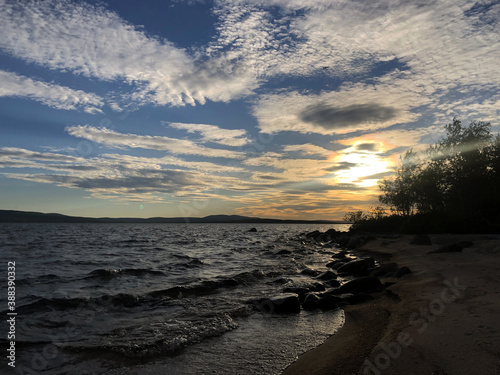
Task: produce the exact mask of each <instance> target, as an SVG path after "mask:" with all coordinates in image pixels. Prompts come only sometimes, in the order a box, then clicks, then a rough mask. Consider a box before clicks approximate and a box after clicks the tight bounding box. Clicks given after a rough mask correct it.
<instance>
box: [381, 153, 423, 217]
mask: <svg viewBox="0 0 500 375" xmlns="http://www.w3.org/2000/svg"><path fill="white" fill-rule="evenodd" d="M400 161H401V164H400V166H399V168H398V169H397V170H396V176H395V178H394V179H384V180H381V181H380V182H379V188H380V190H382V193H383V194H382V195H380V196H379V200H380V202H381V203H383V204H386V205H388V206H390V207H391V208H392V209H393V210H394V211H396V212H397V213H398V214H401V215H403V216H409V215H413V213H414V211H415V208H416V204H417V201H416V189H415V183H416V179H417V175H418V171H419V168H420V165H419V157H418V155H417V154H416V153H415V152H414V151H413V150H412V149H410V150H408V151H407V152H406V153H405V155H404V156H403V157H401V158H400Z"/></svg>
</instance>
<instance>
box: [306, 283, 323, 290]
mask: <svg viewBox="0 0 500 375" xmlns="http://www.w3.org/2000/svg"><path fill="white" fill-rule="evenodd" d="M310 289H311V290H312V291H315V292H323V291H324V290H326V288H325V286H324V285H323V283H314V284H313V285H312V286H311V288H310Z"/></svg>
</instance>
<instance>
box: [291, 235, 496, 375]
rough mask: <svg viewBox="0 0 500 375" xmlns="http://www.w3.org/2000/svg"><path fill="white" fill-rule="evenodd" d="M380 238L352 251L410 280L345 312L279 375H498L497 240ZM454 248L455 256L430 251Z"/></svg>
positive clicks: (481, 237)
mask: <svg viewBox="0 0 500 375" xmlns="http://www.w3.org/2000/svg"><path fill="white" fill-rule="evenodd" d="M412 238H413V236H409V235H408V236H406V235H405V236H397V237H390V236H388V237H383V236H379V237H377V238H376V239H375V240H372V241H370V242H368V243H366V244H365V245H363V246H362V247H360V248H358V249H356V250H355V251H353V253H355V254H357V255H359V256H363V255H364V256H371V257H374V258H376V259H379V260H381V261H385V262H387V261H389V260H390V261H391V262H397V263H398V265H399V266H407V267H409V268H410V269H411V271H412V273H411V274H409V275H405V276H404V277H402V278H399V279H393V278H385V279H382V281H384V282H394V283H395V284H394V285H391V286H389V287H387V288H386V289H385V290H384V291H383V292H382V293H378V295H377V296H376V299H375V300H373V301H369V302H368V303H364V304H361V305H354V306H347V307H346V308H345V324H344V326H343V327H342V328H341V329H340V330H339V331H338V332H337V333H336V334H335V335H333V336H332V337H330V338H329V339H328V340H327V341H326V342H325V343H324V344H323V345H321V346H319V347H317V348H315V349H313V350H311V351H309V352H307V353H305V354H304V355H302V356H300V357H299V359H298V360H297V361H296V362H295V363H294V364H292V365H291V366H290V367H288V368H287V369H286V370H285V371H284V372H283V375H295V374H297V375H298V374H301V375H304V374H315V375H319V374H332V375H334V374H343V375H345V374H419V375H420V374H433V375H444V374H453V375H457V374H458V375H460V374H464V375H465V374H482V375H487V374H491V375H494V374H499V373H500V323H499V321H498V317H499V316H500V236H498V235H431V236H430V238H431V240H432V245H413V244H410V241H411V239H412ZM460 241H468V242H469V244H468V246H469V247H466V248H464V249H463V250H462V251H461V252H452V253H434V254H429V253H428V252H429V251H431V250H436V249H439V248H440V247H442V246H444V245H448V244H452V243H457V242H460Z"/></svg>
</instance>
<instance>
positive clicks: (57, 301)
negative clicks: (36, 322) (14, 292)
mask: <svg viewBox="0 0 500 375" xmlns="http://www.w3.org/2000/svg"><path fill="white" fill-rule="evenodd" d="M141 302H142V300H141V298H140V297H138V296H134V295H131V294H127V293H118V294H115V295H109V294H106V295H104V296H100V297H87V298H84V297H76V298H38V300H37V301H35V302H32V303H29V304H26V305H22V306H18V307H17V308H16V311H17V312H18V313H20V314H30V313H41V312H48V311H64V310H69V309H83V308H89V306H91V305H97V306H114V307H134V306H137V305H139V304H140V303H141ZM92 307H95V306H92Z"/></svg>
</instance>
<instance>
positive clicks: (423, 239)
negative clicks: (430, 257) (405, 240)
mask: <svg viewBox="0 0 500 375" xmlns="http://www.w3.org/2000/svg"><path fill="white" fill-rule="evenodd" d="M410 244H411V245H424V246H429V245H432V241H431V238H430V237H429V236H428V235H427V234H417V235H416V236H414V237H413V238H412V239H411V241H410Z"/></svg>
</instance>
